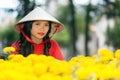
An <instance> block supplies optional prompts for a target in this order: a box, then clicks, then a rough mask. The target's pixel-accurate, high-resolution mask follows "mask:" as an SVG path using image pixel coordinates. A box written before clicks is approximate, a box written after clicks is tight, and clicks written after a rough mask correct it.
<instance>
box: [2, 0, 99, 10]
mask: <svg viewBox="0 0 120 80" xmlns="http://www.w3.org/2000/svg"><path fill="white" fill-rule="evenodd" d="M42 1H43V0H38V2H42ZM74 1H75V3H76V4H87V3H88V2H89V0H74ZM98 1H99V0H91V2H92V3H93V4H97V3H98ZM17 5H18V1H17V0H2V1H1V2H0V8H16V6H17Z"/></svg>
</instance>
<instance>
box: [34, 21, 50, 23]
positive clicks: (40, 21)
mask: <svg viewBox="0 0 120 80" xmlns="http://www.w3.org/2000/svg"><path fill="white" fill-rule="evenodd" d="M34 22H40V23H41V22H43V23H48V21H46V20H36V21H34Z"/></svg>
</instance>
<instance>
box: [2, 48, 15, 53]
mask: <svg viewBox="0 0 120 80" xmlns="http://www.w3.org/2000/svg"><path fill="white" fill-rule="evenodd" d="M3 51H4V52H5V53H6V52H14V51H15V48H14V47H5V48H4V49H3Z"/></svg>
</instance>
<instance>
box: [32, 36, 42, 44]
mask: <svg viewBox="0 0 120 80" xmlns="http://www.w3.org/2000/svg"><path fill="white" fill-rule="evenodd" d="M31 39H32V41H33V42H34V43H36V44H40V43H41V42H42V41H43V40H42V39H38V38H32V37H31Z"/></svg>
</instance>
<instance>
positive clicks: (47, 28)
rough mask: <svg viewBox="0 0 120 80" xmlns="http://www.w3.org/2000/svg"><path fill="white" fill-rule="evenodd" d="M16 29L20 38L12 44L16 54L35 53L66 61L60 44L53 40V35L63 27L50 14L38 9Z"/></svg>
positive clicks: (19, 23)
mask: <svg viewBox="0 0 120 80" xmlns="http://www.w3.org/2000/svg"><path fill="white" fill-rule="evenodd" d="M16 27H17V28H18V30H19V31H20V37H19V40H18V41H16V42H15V43H13V44H12V47H14V48H15V49H16V51H15V52H14V54H18V53H19V54H22V55H23V56H28V55H29V54H31V53H34V54H38V55H41V54H42V55H47V56H53V57H55V58H56V59H59V60H64V58H63V56H62V53H61V50H60V47H59V45H58V43H57V42H56V41H55V40H52V39H51V36H52V35H53V34H55V33H57V32H59V31H61V30H62V29H63V25H62V24H61V23H60V22H59V21H58V20H56V19H55V18H54V17H52V16H51V15H50V14H48V13H47V12H45V11H44V10H42V9H41V8H39V7H37V8H35V9H34V10H33V11H31V12H30V13H28V15H26V16H25V17H24V18H22V19H21V20H20V21H19V22H18V23H17V26H16Z"/></svg>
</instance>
